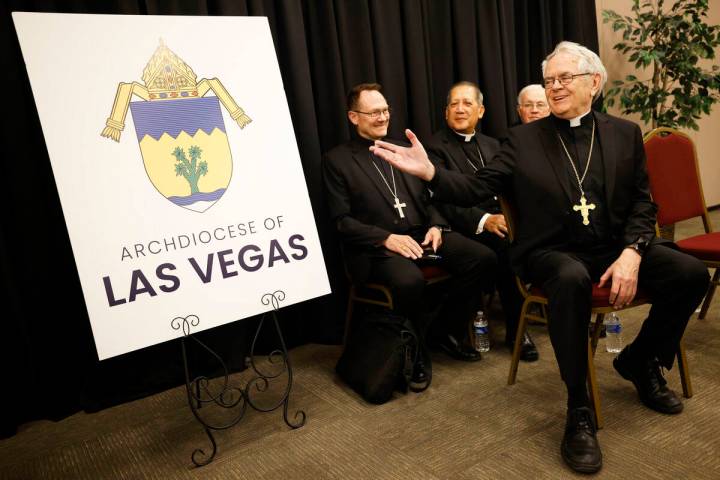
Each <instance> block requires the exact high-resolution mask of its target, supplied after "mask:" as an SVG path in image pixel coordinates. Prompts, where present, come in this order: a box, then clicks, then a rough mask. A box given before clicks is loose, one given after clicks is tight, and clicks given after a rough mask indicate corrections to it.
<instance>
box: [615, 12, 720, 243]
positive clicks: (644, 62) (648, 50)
mask: <svg viewBox="0 0 720 480" xmlns="http://www.w3.org/2000/svg"><path fill="white" fill-rule="evenodd" d="M668 3H670V5H667V6H666V5H665V4H666V2H665V0H642V1H640V0H633V6H632V12H633V14H632V16H622V15H619V14H618V13H616V12H615V11H613V10H603V12H602V15H603V23H610V24H611V25H612V29H613V31H615V32H617V31H621V32H622V41H620V42H618V43H617V44H615V45H614V46H613V49H614V50H617V51H619V52H621V53H622V54H623V55H629V57H628V61H629V62H631V63H634V65H635V69H636V74H635V75H627V76H626V77H625V79H624V80H615V81H613V82H612V87H611V88H610V89H608V91H607V94H606V101H605V104H606V106H608V107H611V106H613V105H615V101H616V100H619V107H620V109H621V112H622V113H624V114H632V113H638V114H640V117H641V118H642V120H643V121H644V122H645V123H646V124H649V125H650V127H651V128H652V129H654V128H657V127H671V128H691V129H693V130H698V124H697V122H696V120H698V119H699V118H700V117H701V116H702V115H708V114H709V113H710V110H711V108H712V106H713V104H715V102H717V101H718V100H719V99H720V95H719V93H720V67H718V65H715V64H713V65H711V66H710V67H709V68H704V67H703V65H702V64H703V63H704V64H707V63H708V60H712V59H714V58H715V48H716V47H717V46H718V45H720V26H719V25H708V24H707V23H706V22H705V19H706V18H707V11H708V8H709V7H708V3H709V2H708V0H675V1H673V2H668ZM660 235H661V236H662V237H665V238H669V239H670V240H672V239H673V238H674V236H675V225H668V226H665V227H663V228H661V229H660Z"/></svg>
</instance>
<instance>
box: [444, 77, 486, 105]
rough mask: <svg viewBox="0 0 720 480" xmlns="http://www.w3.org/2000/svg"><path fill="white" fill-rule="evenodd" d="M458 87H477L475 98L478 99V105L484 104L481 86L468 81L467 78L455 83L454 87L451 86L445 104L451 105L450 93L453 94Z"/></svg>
mask: <svg viewBox="0 0 720 480" xmlns="http://www.w3.org/2000/svg"><path fill="white" fill-rule="evenodd" d="M457 87H471V88H474V89H475V93H476V96H475V98H476V99H477V102H478V105H482V104H483V94H482V92H481V91H480V87H478V86H477V84H476V83H473V82H468V81H466V80H463V81H462V82H457V83H455V84H453V86H452V87H450V90H448V93H447V99H446V101H445V105H450V94H452V91H453V90H455V89H456V88H457Z"/></svg>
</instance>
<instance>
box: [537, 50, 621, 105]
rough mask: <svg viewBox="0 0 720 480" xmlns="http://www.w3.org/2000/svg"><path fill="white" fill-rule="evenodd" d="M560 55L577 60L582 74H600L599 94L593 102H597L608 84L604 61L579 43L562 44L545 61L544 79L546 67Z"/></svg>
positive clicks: (543, 68) (543, 65)
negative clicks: (563, 54) (566, 55)
mask: <svg viewBox="0 0 720 480" xmlns="http://www.w3.org/2000/svg"><path fill="white" fill-rule="evenodd" d="M559 53H567V54H568V55H570V56H572V57H575V58H577V59H578V68H579V69H580V71H581V72H583V73H584V72H588V73H593V74H594V73H598V74H600V88H599V89H598V91H597V92H595V96H594V97H593V101H595V100H597V98H598V97H599V96H600V94H601V93H602V91H603V88H605V83H606V82H607V76H608V75H607V70H605V66H604V65H603V63H602V60H600V57H598V56H597V54H596V53H595V52H593V51H592V50H590V49H589V48H587V47H583V46H582V45H580V44H579V43H575V42H560V43H558V44H557V46H556V47H555V50H553V51H552V53H551V54H550V55H548V56H547V57H545V60H543V62H542V74H543V77H544V76H545V67H546V66H547V63H548V61H550V59H551V58H553V57H554V56H555V55H557V54H559Z"/></svg>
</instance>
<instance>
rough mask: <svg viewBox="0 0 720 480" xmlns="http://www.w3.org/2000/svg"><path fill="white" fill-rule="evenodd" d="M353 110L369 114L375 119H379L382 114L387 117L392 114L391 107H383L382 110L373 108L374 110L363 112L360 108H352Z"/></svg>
mask: <svg viewBox="0 0 720 480" xmlns="http://www.w3.org/2000/svg"><path fill="white" fill-rule="evenodd" d="M350 111H351V112H355V113H361V114H363V115H367V116H368V117H370V118H371V119H373V120H377V119H378V118H379V117H380V115H385V116H386V117H389V116H390V107H387V108H383V109H382V110H373V111H372V112H361V111H359V110H350Z"/></svg>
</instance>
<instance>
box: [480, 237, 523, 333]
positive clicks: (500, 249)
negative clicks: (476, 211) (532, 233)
mask: <svg viewBox="0 0 720 480" xmlns="http://www.w3.org/2000/svg"><path fill="white" fill-rule="evenodd" d="M475 240H477V241H478V242H480V243H481V244H482V245H483V246H484V247H485V249H484V251H485V252H486V253H485V254H486V255H495V256H497V262H498V268H497V273H496V275H495V288H497V291H498V295H499V296H500V304H501V305H502V308H503V312H504V313H505V341H506V342H510V343H511V342H514V341H515V333H516V332H517V328H518V323H519V322H520V310H521V309H522V304H523V298H522V295H520V290H518V286H517V282H516V280H515V272H514V271H513V269H512V267H511V266H510V257H509V255H508V248H509V242H508V240H507V238H500V237H498V236H497V235H495V234H494V233H492V232H487V231H484V232H483V233H481V234H480V235H476V236H475Z"/></svg>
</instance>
